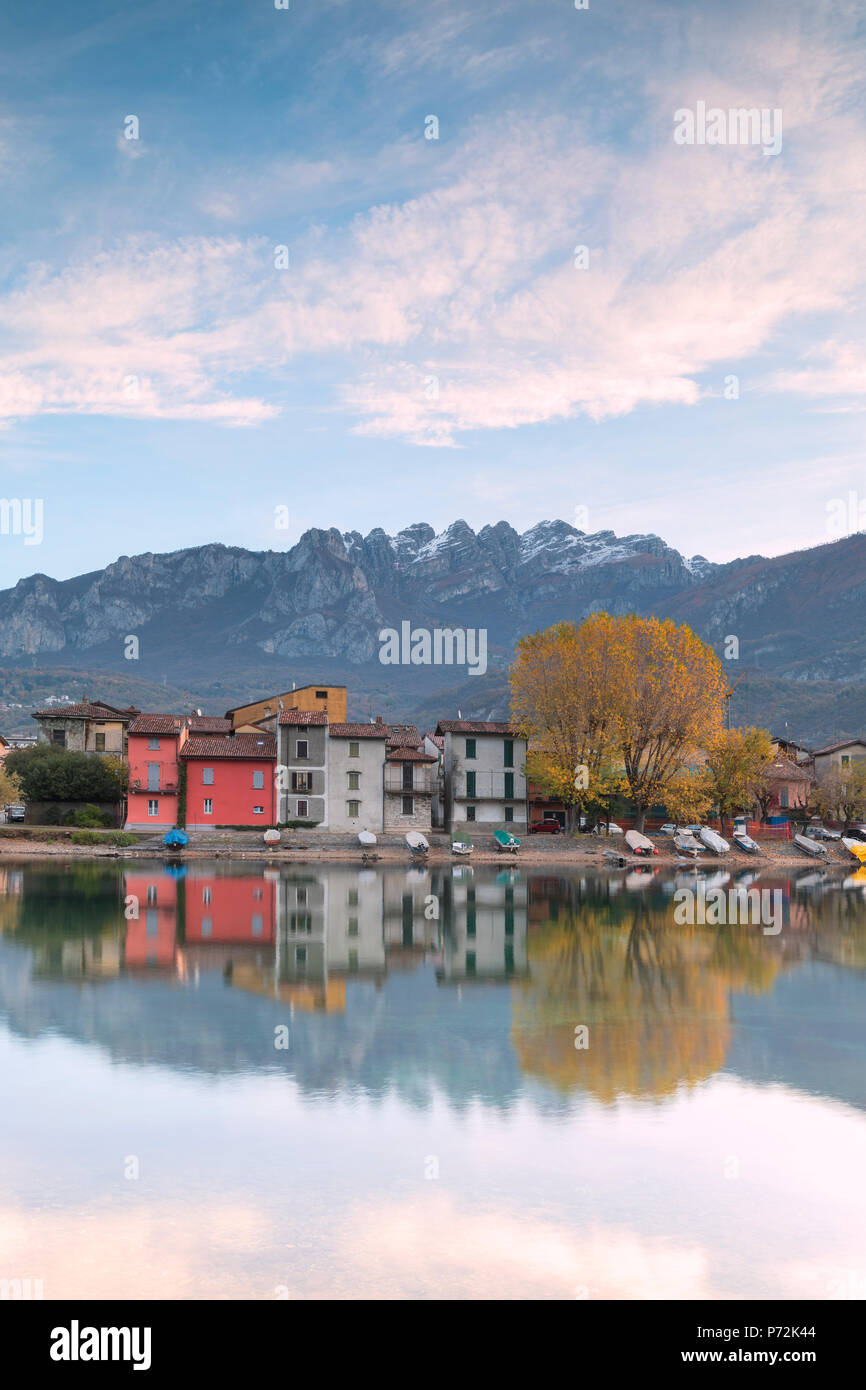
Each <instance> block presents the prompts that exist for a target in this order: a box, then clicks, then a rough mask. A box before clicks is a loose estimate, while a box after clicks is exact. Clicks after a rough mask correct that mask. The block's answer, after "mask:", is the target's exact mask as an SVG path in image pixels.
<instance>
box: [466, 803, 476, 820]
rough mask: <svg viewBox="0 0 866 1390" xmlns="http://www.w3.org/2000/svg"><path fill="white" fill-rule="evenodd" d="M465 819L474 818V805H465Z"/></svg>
mask: <svg viewBox="0 0 866 1390" xmlns="http://www.w3.org/2000/svg"><path fill="white" fill-rule="evenodd" d="M466 819H467V820H474V819H475V807H474V806H467V807H466Z"/></svg>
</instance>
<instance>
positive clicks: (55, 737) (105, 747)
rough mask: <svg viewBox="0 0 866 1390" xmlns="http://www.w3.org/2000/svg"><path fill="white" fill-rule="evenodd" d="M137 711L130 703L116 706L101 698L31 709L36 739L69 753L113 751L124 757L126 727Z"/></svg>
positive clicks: (108, 752)
mask: <svg viewBox="0 0 866 1390" xmlns="http://www.w3.org/2000/svg"><path fill="white" fill-rule="evenodd" d="M140 713H141V711H140V710H137V709H136V708H135V706H134V705H130V706H129V708H128V709H117V708H116V707H115V706H114V705H108V704H106V703H105V702H104V701H102V700H83V701H82V702H81V704H79V705H52V706H51V707H50V708H49V709H37V710H33V713H32V716H31V717H32V718H33V719H35V720H36V722H37V725H38V729H39V732H38V734H37V742H38V743H51V744H54V746H55V747H57V748H66V749H68V750H69V751H70V752H72V753H101V754H105V755H108V754H113V755H114V756H115V757H118V758H125V757H126V753H127V730H128V728H129V725H130V724H131V723H132V720H133V719H135V717H136V715H138V714H140Z"/></svg>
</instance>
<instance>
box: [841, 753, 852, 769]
mask: <svg viewBox="0 0 866 1390" xmlns="http://www.w3.org/2000/svg"><path fill="white" fill-rule="evenodd" d="M841 761H842V766H843V767H847V766H848V764H849V763H850V761H851V759H850V758H849V757H848V754H847V753H843V754H842V759H841Z"/></svg>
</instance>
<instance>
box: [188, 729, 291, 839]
mask: <svg viewBox="0 0 866 1390" xmlns="http://www.w3.org/2000/svg"><path fill="white" fill-rule="evenodd" d="M180 761H181V762H182V763H184V764H185V765H186V825H187V829H188V830H212V829H214V828H215V827H217V826H224V825H244V826H247V825H248V826H256V827H258V826H260V827H261V828H262V830H267V829H268V827H269V826H272V825H275V824H276V775H275V774H276V763H277V741H276V739H275V738H274V735H273V734H270V733H266V732H265V731H264V730H262V732H261V733H257V734H234V735H233V736H232V737H231V738H223V737H220V736H216V737H195V736H192V735H190V736H189V737H188V738H186V739H185V740H184V741H183V742H182V746H181V748H180Z"/></svg>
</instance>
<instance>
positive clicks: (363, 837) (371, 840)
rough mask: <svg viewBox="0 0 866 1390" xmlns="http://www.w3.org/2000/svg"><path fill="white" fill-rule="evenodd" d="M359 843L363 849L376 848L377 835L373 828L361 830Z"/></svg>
mask: <svg viewBox="0 0 866 1390" xmlns="http://www.w3.org/2000/svg"><path fill="white" fill-rule="evenodd" d="M358 844H359V845H360V846H361V848H362V849H375V848H376V836H375V835H374V834H373V832H372V830H359V831H358Z"/></svg>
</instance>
